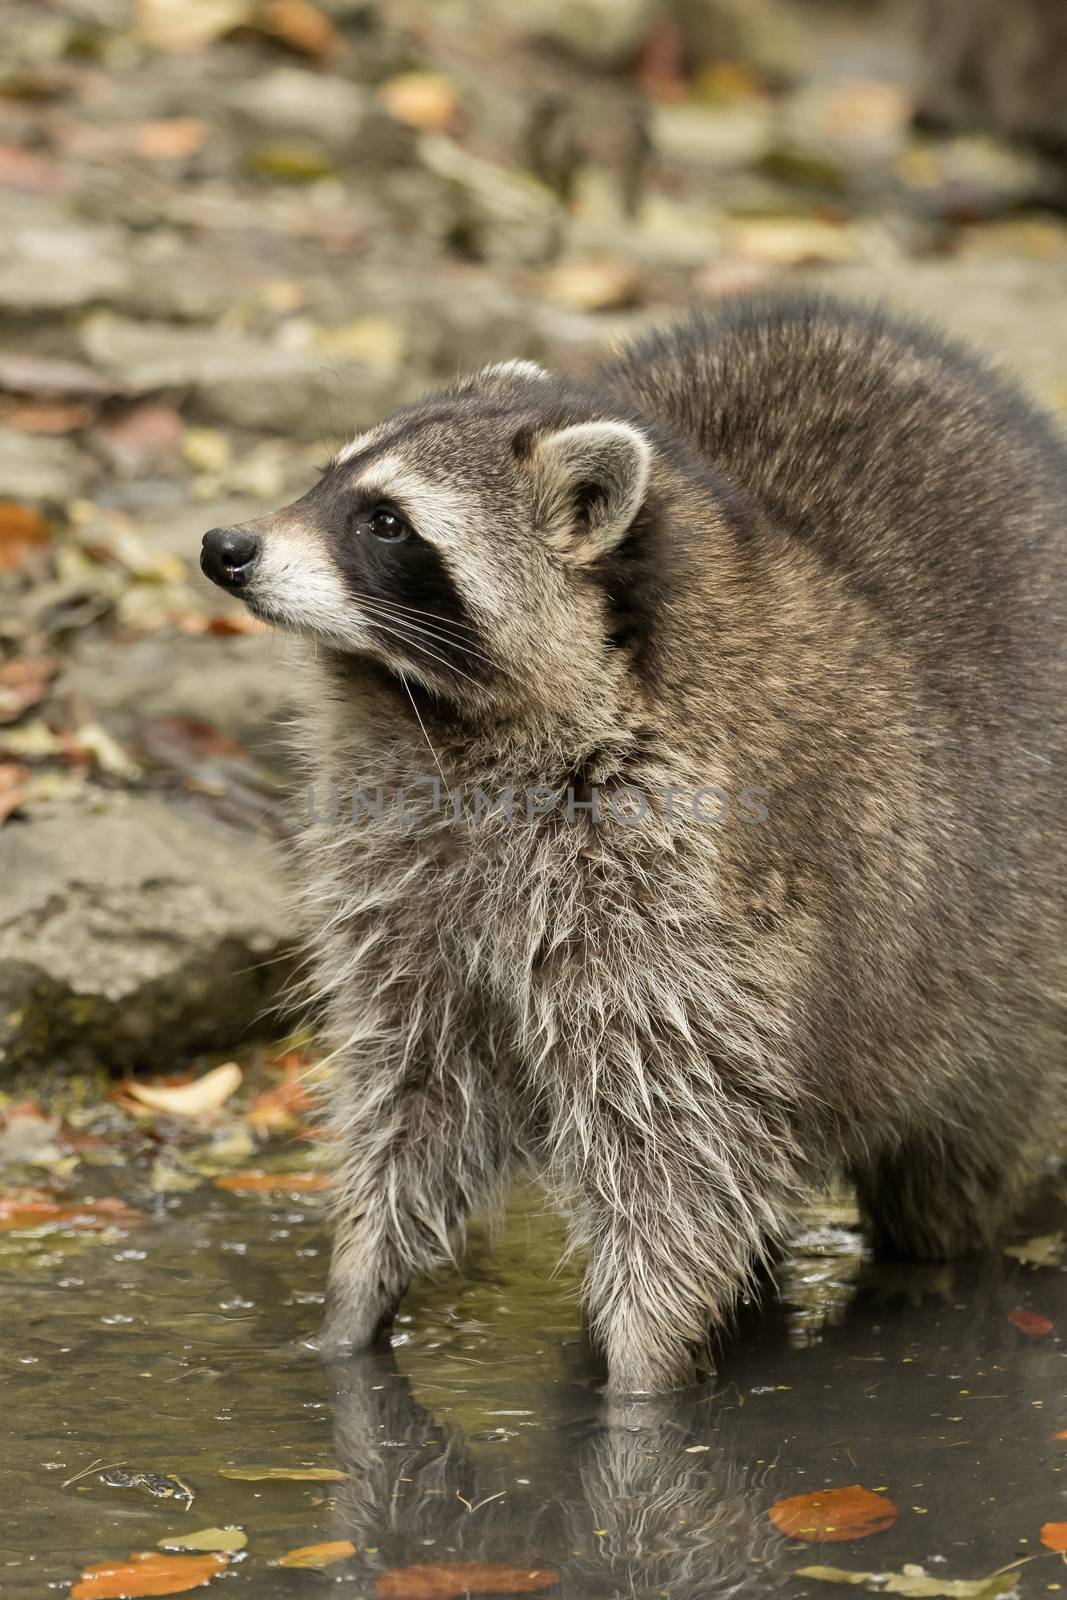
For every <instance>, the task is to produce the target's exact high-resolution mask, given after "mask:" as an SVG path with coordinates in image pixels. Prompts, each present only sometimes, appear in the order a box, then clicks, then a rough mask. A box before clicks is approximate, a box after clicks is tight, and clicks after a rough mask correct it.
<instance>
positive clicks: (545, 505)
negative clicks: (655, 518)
mask: <svg viewBox="0 0 1067 1600" xmlns="http://www.w3.org/2000/svg"><path fill="white" fill-rule="evenodd" d="M527 464H528V467H529V470H530V472H531V473H532V475H533V479H534V494H535V513H534V516H535V526H536V527H537V529H538V531H539V532H540V533H541V535H542V536H543V538H544V539H545V541H546V542H547V543H548V544H550V545H551V546H552V547H553V549H554V550H558V551H559V552H560V554H561V555H566V556H569V557H570V559H571V560H572V561H575V562H578V563H584V562H588V561H595V560H596V559H597V557H598V556H601V555H604V554H606V553H607V551H609V550H611V549H613V548H614V547H615V545H617V544H618V543H619V542H620V540H621V539H623V538H624V537H625V535H626V533H627V532H628V531H629V528H630V524H631V523H632V522H633V520H634V518H635V517H636V515H637V513H638V512H639V511H640V509H641V506H642V504H643V503H644V499H645V494H646V491H647V489H648V476H649V471H650V469H651V465H652V446H651V445H650V444H649V442H648V440H647V439H646V438H645V436H644V434H643V433H640V432H639V431H638V429H637V428H635V427H633V426H632V425H631V424H630V423H628V422H578V423H575V425H574V426H573V427H571V428H562V429H560V431H559V432H558V433H548V434H542V435H541V436H540V437H538V438H535V439H534V440H533V441H532V443H531V445H530V448H529V454H528V456H527Z"/></svg>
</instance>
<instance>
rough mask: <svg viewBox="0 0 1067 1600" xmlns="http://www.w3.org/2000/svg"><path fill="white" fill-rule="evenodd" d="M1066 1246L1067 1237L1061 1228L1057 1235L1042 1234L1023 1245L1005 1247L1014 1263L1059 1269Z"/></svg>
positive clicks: (1006, 1253) (1027, 1240)
mask: <svg viewBox="0 0 1067 1600" xmlns="http://www.w3.org/2000/svg"><path fill="white" fill-rule="evenodd" d="M1065 1245H1067V1235H1065V1234H1064V1232H1063V1229H1062V1228H1061V1229H1059V1231H1058V1232H1056V1233H1040V1234H1038V1235H1037V1237H1036V1238H1035V1239H1026V1240H1024V1242H1023V1243H1022V1244H1009V1245H1005V1246H1004V1254H1005V1255H1006V1256H1011V1258H1012V1260H1013V1261H1021V1262H1022V1264H1023V1266H1024V1267H1058V1266H1059V1265H1060V1264H1061V1262H1062V1261H1063V1253H1064V1247H1065Z"/></svg>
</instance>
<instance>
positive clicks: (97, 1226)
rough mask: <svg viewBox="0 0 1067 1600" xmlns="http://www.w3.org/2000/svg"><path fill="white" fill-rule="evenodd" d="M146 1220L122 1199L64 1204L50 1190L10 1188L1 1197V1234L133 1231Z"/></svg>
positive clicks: (141, 1212) (140, 1212)
mask: <svg viewBox="0 0 1067 1600" xmlns="http://www.w3.org/2000/svg"><path fill="white" fill-rule="evenodd" d="M143 1221H144V1212H143V1211H137V1210H135V1209H134V1208H133V1207H132V1206H128V1205H126V1204H125V1203H124V1202H123V1201H122V1200H114V1199H103V1200H82V1201H78V1202H73V1201H66V1202H64V1203H63V1204H62V1205H61V1204H60V1202H59V1201H58V1200H57V1199H56V1198H55V1196H54V1195H50V1194H49V1193H48V1192H47V1191H46V1190H41V1189H9V1190H8V1191H7V1193H6V1194H2V1195H0V1233H14V1232H23V1233H30V1232H32V1233H51V1232H52V1231H53V1230H55V1229H59V1228H69V1229H72V1230H74V1231H76V1232H79V1233H99V1232H101V1231H102V1230H103V1229H105V1228H130V1227H134V1226H135V1225H136V1224H137V1223H139V1222H143Z"/></svg>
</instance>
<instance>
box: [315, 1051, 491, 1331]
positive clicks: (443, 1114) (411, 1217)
mask: <svg viewBox="0 0 1067 1600" xmlns="http://www.w3.org/2000/svg"><path fill="white" fill-rule="evenodd" d="M440 1049H441V1057H440V1058H439V1059H436V1060H432V1061H429V1060H428V1061H426V1062H425V1063H424V1064H422V1065H421V1066H420V1067H414V1066H412V1065H410V1064H408V1065H407V1066H406V1067H405V1070H404V1072H403V1074H402V1075H400V1076H394V1075H393V1074H391V1073H389V1072H387V1071H383V1072H381V1073H379V1074H377V1075H375V1077H374V1079H373V1081H372V1082H370V1083H365V1084H364V1085H363V1087H362V1088H360V1087H358V1086H356V1085H358V1083H359V1075H356V1085H354V1086H353V1087H352V1089H351V1090H350V1092H349V1094H348V1095H347V1096H346V1097H345V1098H346V1100H347V1102H348V1104H347V1109H346V1110H345V1111H343V1112H338V1110H337V1109H336V1108H337V1101H338V1096H337V1094H336V1093H335V1095H334V1103H335V1111H334V1118H333V1121H334V1131H335V1135H336V1137H337V1139H338V1143H339V1152H338V1153H339V1155H340V1158H341V1159H340V1166H339V1171H338V1174H337V1178H336V1183H337V1198H336V1201H335V1205H334V1244H333V1257H332V1261H331V1264H330V1278H329V1286H328V1289H327V1296H326V1316H325V1320H324V1322H323V1326H322V1329H321V1331H320V1333H319V1335H318V1337H317V1340H316V1343H317V1344H318V1346H319V1348H320V1349H322V1350H323V1351H324V1352H325V1353H327V1354H340V1353H344V1352H346V1351H352V1350H360V1349H364V1348H366V1347H367V1346H368V1345H370V1344H373V1343H374V1341H375V1339H376V1338H377V1337H378V1336H379V1334H380V1333H381V1332H382V1331H383V1329H384V1328H385V1327H387V1326H388V1324H389V1323H390V1322H391V1321H392V1318H393V1316H394V1314H395V1312H396V1308H397V1306H398V1305H399V1303H400V1301H401V1299H402V1298H403V1295H404V1292H405V1290H406V1289H407V1287H408V1284H409V1283H410V1282H411V1280H412V1279H413V1278H414V1277H416V1276H417V1275H418V1274H419V1273H422V1272H425V1271H429V1270H430V1269H432V1268H434V1267H437V1266H440V1265H441V1264H442V1263H443V1262H445V1261H448V1260H451V1259H453V1257H454V1242H455V1236H456V1234H457V1233H458V1232H459V1231H460V1230H461V1229H462V1227H463V1225H464V1224H465V1222H466V1220H467V1218H468V1216H469V1215H470V1213H471V1211H472V1210H473V1209H474V1208H475V1207H476V1206H478V1205H479V1204H481V1203H483V1202H484V1201H485V1200H486V1199H487V1198H488V1197H489V1196H490V1195H491V1194H492V1193H493V1191H494V1190H498V1189H499V1188H500V1187H501V1186H502V1185H503V1183H504V1182H505V1181H506V1177H507V1173H508V1169H509V1167H510V1165H511V1159H512V1155H513V1151H514V1141H513V1139H512V1137H511V1132H510V1119H509V1117H508V1115H507V1112H506V1107H505V1105H504V1102H503V1099H502V1097H501V1096H500V1095H499V1094H498V1093H497V1092H496V1090H495V1086H494V1085H493V1083H492V1081H491V1079H490V1077H489V1075H488V1073H486V1072H483V1071H481V1070H480V1069H479V1068H478V1067H477V1066H476V1065H475V1064H474V1063H473V1062H471V1061H469V1060H467V1059H466V1058H463V1059H462V1060H460V1061H456V1060H455V1059H452V1060H450V1059H449V1057H448V1055H447V1046H446V1045H445V1044H444V1043H443V1042H442V1044H441V1046H440ZM338 1065H339V1064H337V1063H335V1067H334V1070H335V1071H336V1070H338ZM342 1070H343V1069H342Z"/></svg>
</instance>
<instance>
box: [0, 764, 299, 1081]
mask: <svg viewBox="0 0 1067 1600" xmlns="http://www.w3.org/2000/svg"><path fill="white" fill-rule="evenodd" d="M0 882H2V883H3V885H4V893H3V900H2V903H0V994H2V995H3V1002H2V1009H0V1068H3V1067H10V1066H14V1065H17V1064H27V1063H30V1064H32V1063H41V1064H43V1063H45V1062H49V1061H53V1060H55V1059H57V1058H59V1059H63V1060H70V1061H72V1062H75V1061H87V1060H103V1061H105V1062H107V1063H108V1064H109V1065H112V1066H117V1067H132V1066H145V1067H154V1068H155V1069H156V1070H159V1071H164V1070H167V1069H168V1068H170V1066H171V1065H172V1063H173V1062H174V1060H175V1059H179V1058H180V1057H181V1055H182V1054H183V1053H188V1052H192V1051H196V1050H209V1049H225V1048H228V1047H229V1046H231V1045H235V1044H237V1043H238V1042H239V1041H240V1040H241V1039H242V1038H244V1037H246V1036H248V1035H249V1034H251V1033H252V1032H254V1031H255V1030H256V1028H257V1026H258V1027H262V1026H264V1025H265V1023H264V1012H265V1010H266V1009H267V1008H268V1007H269V1005H270V1002H271V1001H272V1000H273V999H276V998H277V994H278V992H279V987H280V983H281V980H282V977H283V975H284V972H285V970H286V968H285V961H284V959H282V960H279V957H283V958H284V956H285V954H286V939H287V937H288V935H289V932H290V930H291V928H292V920H291V917H290V915H289V913H288V911H287V910H286V907H285V898H284V881H283V876H282V870H281V867H280V865H279V861H278V858H277V857H276V856H275V855H274V853H273V851H272V850H271V848H270V847H269V846H267V845H265V844H264V843H263V842H262V841H261V840H259V839H256V838H254V837H251V836H249V835H248V834H246V833H242V832H239V831H238V830H236V829H233V828H226V827H223V826H222V825H220V824H217V823H214V822H212V821H210V820H208V819H205V818H202V817H199V816H197V817H190V816H187V815H185V814H184V813H182V812H181V811H179V810H177V809H175V808H174V807H173V806H168V805H163V804H162V803H161V802H159V801H158V800H155V799H150V798H141V797H136V798H134V797H125V796H124V797H117V798H116V800H115V803H114V805H113V806H112V807H111V808H110V809H108V810H107V811H102V812H98V813H96V814H87V815H80V816H77V817H73V816H70V815H67V816H55V817H48V818H42V819H39V820H36V821H34V823H33V824H32V826H20V825H13V826H9V827H7V828H5V829H4V830H3V833H2V834H0Z"/></svg>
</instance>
